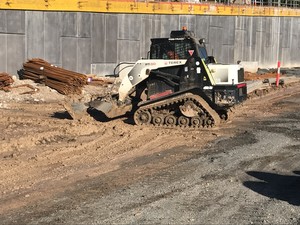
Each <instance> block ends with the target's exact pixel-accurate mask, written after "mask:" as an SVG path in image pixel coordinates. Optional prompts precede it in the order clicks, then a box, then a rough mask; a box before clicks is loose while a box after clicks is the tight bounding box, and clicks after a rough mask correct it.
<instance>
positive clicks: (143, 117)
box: [134, 110, 151, 125]
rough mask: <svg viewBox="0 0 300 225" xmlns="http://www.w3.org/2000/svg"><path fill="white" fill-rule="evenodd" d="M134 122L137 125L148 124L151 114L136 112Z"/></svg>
mask: <svg viewBox="0 0 300 225" xmlns="http://www.w3.org/2000/svg"><path fill="white" fill-rule="evenodd" d="M134 122H135V123H136V124H137V125H143V124H149V123H150V122H151V114H150V112H149V111H146V110H145V111H136V112H135V113H134Z"/></svg>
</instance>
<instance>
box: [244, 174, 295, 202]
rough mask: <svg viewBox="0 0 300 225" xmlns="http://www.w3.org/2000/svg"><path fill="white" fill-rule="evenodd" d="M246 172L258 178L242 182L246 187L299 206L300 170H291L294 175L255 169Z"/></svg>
mask: <svg viewBox="0 0 300 225" xmlns="http://www.w3.org/2000/svg"><path fill="white" fill-rule="evenodd" d="M246 173H247V174H248V175H250V176H252V177H255V178H257V179H259V180H260V181H246V182H244V186H246V187H247V188H249V189H251V190H252V191H255V192H257V193H259V194H261V195H264V196H267V197H270V198H274V199H278V200H282V201H286V202H288V203H290V204H292V205H295V206H300V176H298V175H300V171H293V173H294V174H296V175H295V176H294V175H280V174H274V173H266V172H257V171H248V172H246Z"/></svg>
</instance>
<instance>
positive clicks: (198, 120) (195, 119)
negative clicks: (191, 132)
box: [191, 116, 203, 127]
mask: <svg viewBox="0 0 300 225" xmlns="http://www.w3.org/2000/svg"><path fill="white" fill-rule="evenodd" d="M202 124H203V120H202V119H201V118H200V116H195V117H193V118H192V119H191V125H192V126H193V127H200V126H202Z"/></svg>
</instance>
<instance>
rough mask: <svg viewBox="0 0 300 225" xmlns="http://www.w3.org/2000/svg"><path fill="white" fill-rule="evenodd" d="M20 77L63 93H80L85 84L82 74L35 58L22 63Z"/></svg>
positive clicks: (85, 79) (85, 80) (85, 78)
mask: <svg viewBox="0 0 300 225" xmlns="http://www.w3.org/2000/svg"><path fill="white" fill-rule="evenodd" d="M20 78H21V79H31V80H33V81H34V82H37V83H42V84H45V85H46V86H48V87H50V88H53V89H55V90H57V91H58V92H59V93H61V94H64V95H71V94H81V91H82V87H83V86H84V85H85V84H87V77H86V76H85V75H84V74H80V73H76V72H73V71H70V70H66V69H63V68H60V67H56V66H54V65H51V64H50V63H48V62H46V61H44V60H42V59H37V58H35V59H31V60H29V61H27V62H26V63H24V64H23V71H22V73H21V75H20Z"/></svg>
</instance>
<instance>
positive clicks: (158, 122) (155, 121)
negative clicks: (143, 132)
mask: <svg viewBox="0 0 300 225" xmlns="http://www.w3.org/2000/svg"><path fill="white" fill-rule="evenodd" d="M152 123H153V124H154V125H155V126H160V125H162V124H163V123H164V116H163V115H154V116H153V119H152Z"/></svg>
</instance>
